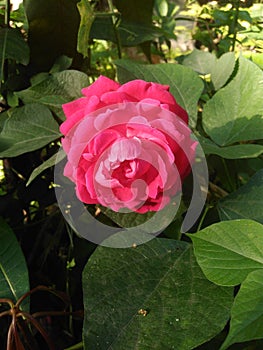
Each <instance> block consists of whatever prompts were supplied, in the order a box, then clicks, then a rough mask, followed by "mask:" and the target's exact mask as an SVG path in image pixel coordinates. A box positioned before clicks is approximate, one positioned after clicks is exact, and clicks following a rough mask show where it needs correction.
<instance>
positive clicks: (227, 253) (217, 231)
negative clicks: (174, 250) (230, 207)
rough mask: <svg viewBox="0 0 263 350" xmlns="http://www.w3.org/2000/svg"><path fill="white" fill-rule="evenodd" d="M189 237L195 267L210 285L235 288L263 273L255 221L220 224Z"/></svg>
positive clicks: (262, 230) (261, 234) (262, 231)
mask: <svg viewBox="0 0 263 350" xmlns="http://www.w3.org/2000/svg"><path fill="white" fill-rule="evenodd" d="M189 236H190V237H191V239H192V241H193V244H194V252H195V256H196V259H197V261H198V264H199V265H200V266H201V268H202V270H203V272H204V274H205V275H206V277H207V278H208V279H209V280H210V281H212V282H214V283H217V284H219V285H224V286H235V285H238V284H240V283H241V282H242V281H243V280H244V279H245V278H246V277H247V275H248V274H249V273H250V272H252V271H254V270H256V269H263V226H262V225H261V224H259V223H257V222H255V221H252V220H232V221H223V222H219V223H216V224H214V225H211V226H209V227H207V228H205V229H203V230H201V231H199V232H197V233H195V234H192V235H189Z"/></svg>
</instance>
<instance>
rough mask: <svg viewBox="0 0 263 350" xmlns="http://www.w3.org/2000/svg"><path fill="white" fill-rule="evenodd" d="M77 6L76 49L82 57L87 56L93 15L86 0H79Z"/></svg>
mask: <svg viewBox="0 0 263 350" xmlns="http://www.w3.org/2000/svg"><path fill="white" fill-rule="evenodd" d="M77 6H78V10H79V13H80V26H79V31H78V45H77V50H78V52H80V53H82V55H83V56H84V57H87V56H88V47H89V40H90V36H89V34H90V29H91V26H92V23H93V21H94V18H95V15H94V13H93V9H92V7H91V5H90V2H89V1H88V0H81V1H80V2H78V4H77Z"/></svg>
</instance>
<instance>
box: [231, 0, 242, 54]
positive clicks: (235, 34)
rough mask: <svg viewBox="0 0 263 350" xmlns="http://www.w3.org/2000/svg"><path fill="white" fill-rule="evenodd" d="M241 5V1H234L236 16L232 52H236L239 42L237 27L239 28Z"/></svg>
mask: <svg viewBox="0 0 263 350" xmlns="http://www.w3.org/2000/svg"><path fill="white" fill-rule="evenodd" d="M239 5H240V0H237V1H234V8H235V16H234V36H233V43H232V48H231V51H235V46H236V41H237V29H238V28H237V26H238V17H239Z"/></svg>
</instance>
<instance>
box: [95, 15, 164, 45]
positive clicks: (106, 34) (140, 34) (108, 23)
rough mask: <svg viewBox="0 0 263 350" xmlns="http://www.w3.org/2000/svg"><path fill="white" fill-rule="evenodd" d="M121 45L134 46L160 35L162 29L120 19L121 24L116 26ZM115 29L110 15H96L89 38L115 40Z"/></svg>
mask: <svg viewBox="0 0 263 350" xmlns="http://www.w3.org/2000/svg"><path fill="white" fill-rule="evenodd" d="M116 30H118V34H117V35H119V38H120V41H121V45H122V46H136V45H139V44H142V43H144V42H145V41H149V40H154V39H156V38H158V37H160V36H161V35H163V31H162V29H161V28H158V27H155V26H153V25H150V24H149V25H145V24H141V23H134V22H128V21H124V20H122V22H121V24H120V25H118V27H117V28H116ZM116 30H115V29H114V24H113V21H112V15H110V14H109V15H105V16H103V17H96V18H95V20H94V21H93V23H92V27H91V30H90V38H93V39H101V40H110V41H112V42H114V43H116V42H117V35H116Z"/></svg>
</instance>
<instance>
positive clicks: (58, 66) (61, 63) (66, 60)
mask: <svg viewBox="0 0 263 350" xmlns="http://www.w3.org/2000/svg"><path fill="white" fill-rule="evenodd" d="M72 61H73V60H72V58H70V57H68V56H65V55H62V56H59V57H58V58H57V59H56V61H55V63H54V64H53V66H52V67H51V69H50V71H49V73H51V74H53V73H59V72H62V71H63V70H66V69H68V68H69V67H70V66H71V65H72ZM40 74H41V73H40ZM42 74H45V73H42ZM46 74H47V73H46ZM47 76H48V75H47ZM32 85H33V84H32Z"/></svg>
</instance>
